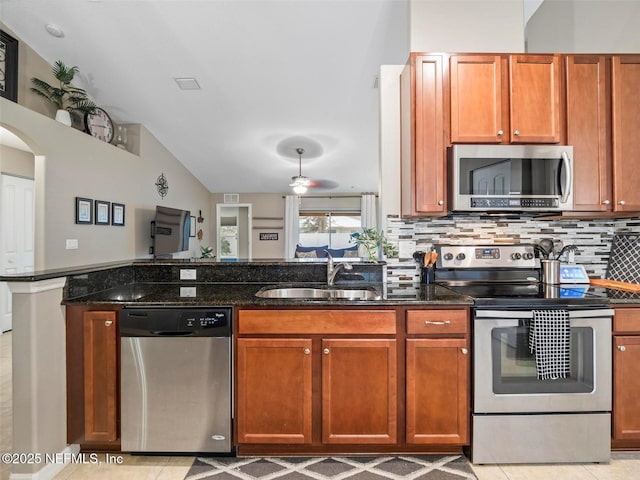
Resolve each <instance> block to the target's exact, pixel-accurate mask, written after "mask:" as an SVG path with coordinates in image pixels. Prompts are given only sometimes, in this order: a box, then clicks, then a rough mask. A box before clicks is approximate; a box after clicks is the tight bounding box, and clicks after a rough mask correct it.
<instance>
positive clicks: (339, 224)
mask: <svg viewBox="0 0 640 480" xmlns="http://www.w3.org/2000/svg"><path fill="white" fill-rule="evenodd" d="M299 227H300V241H299V244H300V245H303V246H305V247H315V246H319V245H329V248H347V247H353V245H355V244H354V243H353V242H352V241H351V234H352V233H356V232H360V231H361V230H362V227H361V223H360V213H359V212H358V213H355V212H351V213H348V212H300V224H299Z"/></svg>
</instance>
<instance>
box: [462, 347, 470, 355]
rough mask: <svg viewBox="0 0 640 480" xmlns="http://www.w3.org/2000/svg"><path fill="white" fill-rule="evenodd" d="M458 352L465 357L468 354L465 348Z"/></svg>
mask: <svg viewBox="0 0 640 480" xmlns="http://www.w3.org/2000/svg"><path fill="white" fill-rule="evenodd" d="M460 351H461V352H462V354H463V355H467V354H468V353H469V350H468V349H467V348H461V349H460Z"/></svg>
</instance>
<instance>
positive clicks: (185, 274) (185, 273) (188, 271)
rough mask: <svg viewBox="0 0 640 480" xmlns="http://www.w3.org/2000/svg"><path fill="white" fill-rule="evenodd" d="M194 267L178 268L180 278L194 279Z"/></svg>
mask: <svg viewBox="0 0 640 480" xmlns="http://www.w3.org/2000/svg"><path fill="white" fill-rule="evenodd" d="M195 279H196V269H195V268H182V269H180V280H195Z"/></svg>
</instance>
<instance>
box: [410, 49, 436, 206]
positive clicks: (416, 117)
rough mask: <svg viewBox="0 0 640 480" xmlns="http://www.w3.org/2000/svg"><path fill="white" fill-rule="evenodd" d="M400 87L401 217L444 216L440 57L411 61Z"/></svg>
mask: <svg viewBox="0 0 640 480" xmlns="http://www.w3.org/2000/svg"><path fill="white" fill-rule="evenodd" d="M400 83H401V99H400V100H401V136H402V139H401V143H402V145H401V157H402V175H401V209H402V215H403V216H420V215H445V214H446V205H445V198H446V193H447V192H446V185H445V178H446V149H445V145H444V135H445V134H444V128H443V127H444V104H443V90H442V57H441V56H440V55H420V56H415V57H412V63H411V66H410V68H409V69H408V70H405V71H404V72H403V73H402V75H401V79H400Z"/></svg>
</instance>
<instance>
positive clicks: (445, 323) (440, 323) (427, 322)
mask: <svg viewBox="0 0 640 480" xmlns="http://www.w3.org/2000/svg"><path fill="white" fill-rule="evenodd" d="M450 323H451V320H444V321H442V322H434V321H432V320H425V321H424V324H425V325H449V324H450Z"/></svg>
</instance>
